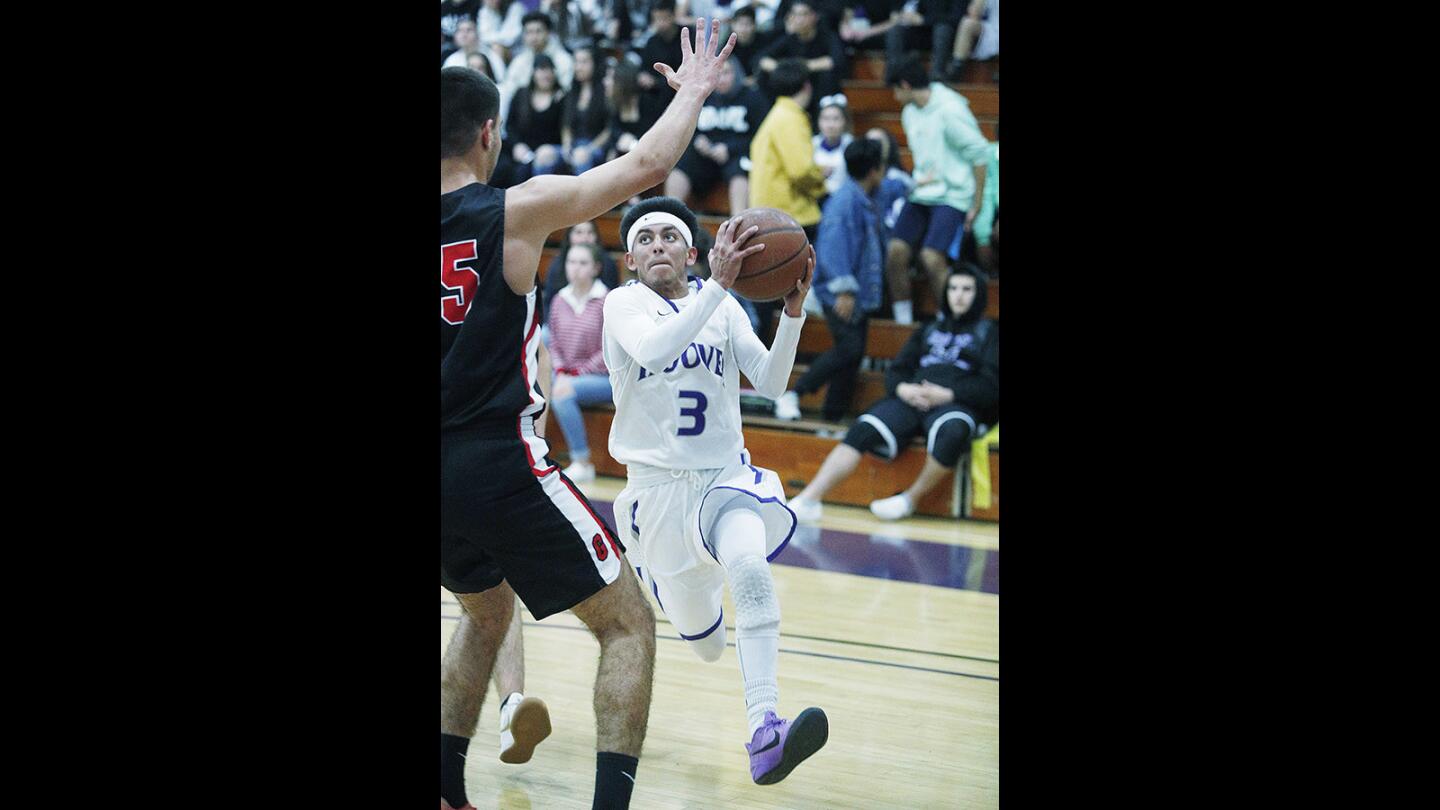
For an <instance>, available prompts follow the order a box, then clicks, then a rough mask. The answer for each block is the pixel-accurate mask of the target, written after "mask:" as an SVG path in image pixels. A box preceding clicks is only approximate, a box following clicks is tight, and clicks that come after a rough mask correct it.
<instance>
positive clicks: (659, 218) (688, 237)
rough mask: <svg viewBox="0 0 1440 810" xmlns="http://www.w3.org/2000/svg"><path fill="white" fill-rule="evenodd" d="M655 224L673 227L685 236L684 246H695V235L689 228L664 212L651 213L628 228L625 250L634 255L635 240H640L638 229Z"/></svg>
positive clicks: (677, 218)
mask: <svg viewBox="0 0 1440 810" xmlns="http://www.w3.org/2000/svg"><path fill="white" fill-rule="evenodd" d="M657 222H659V223H664V224H666V225H674V226H675V230H677V231H679V232H680V233H682V234H684V235H685V244H686V245H689V246H690V247H694V246H695V235H694V234H692V233H690V228H688V227H686V225H685V223H683V222H681V221H680V218H679V217H677V216H675V215H674V214H667V213H665V212H664V211H651V212H650V213H648V214H646V215H645V216H643V217H640V218H639V219H637V220H635V224H634V225H631V226H630V239H629V243H628V244H626V245H625V249H626V250H628V251H629V252H631V253H634V252H635V240H636V239H639V238H640V229H641V228H644V227H646V226H647V225H654V224H656V223H657Z"/></svg>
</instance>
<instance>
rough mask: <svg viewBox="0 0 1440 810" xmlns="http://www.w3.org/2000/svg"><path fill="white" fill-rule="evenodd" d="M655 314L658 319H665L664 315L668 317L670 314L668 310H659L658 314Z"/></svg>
mask: <svg viewBox="0 0 1440 810" xmlns="http://www.w3.org/2000/svg"><path fill="white" fill-rule="evenodd" d="M655 314H656V315H659V316H660V317H662V318H663V317H665V316H666V315H669V314H670V310H668V309H662V310H660V311H659V312H656V313H655Z"/></svg>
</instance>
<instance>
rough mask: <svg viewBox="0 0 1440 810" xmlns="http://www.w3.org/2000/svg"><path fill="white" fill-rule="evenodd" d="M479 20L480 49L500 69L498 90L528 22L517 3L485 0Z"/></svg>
mask: <svg viewBox="0 0 1440 810" xmlns="http://www.w3.org/2000/svg"><path fill="white" fill-rule="evenodd" d="M478 18H479V23H480V47H481V48H482V49H483V50H484V51H485V53H486V54H487V55H488V56H489V57H490V66H491V67H498V69H497V70H496V71H495V72H496V74H497V76H498V78H497V79H496V80H495V83H496V85H497V86H498V85H499V83H500V82H501V81H503V80H504V78H505V65H506V64H507V63H508V62H509V61H510V55H511V54H513V53H515V49H516V48H518V47H519V46H520V36H521V34H522V33H523V32H524V30H525V29H524V26H523V24H522V23H521V20H523V19H524V18H525V7H524V6H523V5H521V4H520V3H518V2H516V0H485V4H484V6H483V7H482V8H481V9H480V14H479V17H478ZM501 109H502V110H503V109H504V108H503V107H502V108H501Z"/></svg>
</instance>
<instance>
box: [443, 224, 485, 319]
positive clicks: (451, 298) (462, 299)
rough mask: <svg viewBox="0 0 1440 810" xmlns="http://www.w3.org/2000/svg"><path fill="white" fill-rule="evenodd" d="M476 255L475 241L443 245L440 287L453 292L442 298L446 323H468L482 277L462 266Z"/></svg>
mask: <svg viewBox="0 0 1440 810" xmlns="http://www.w3.org/2000/svg"><path fill="white" fill-rule="evenodd" d="M477 255H478V254H477V253H476V252H475V240H474V239H470V240H468V241H465V242H455V243H454V244H450V245H441V246H440V286H441V287H444V288H445V289H447V290H454V292H452V293H449V294H447V295H441V296H440V317H441V318H444V319H445V322H446V323H449V324H454V325H456V326H459V325H460V324H462V323H464V322H465V314H466V313H468V312H469V311H470V302H471V301H473V300H474V299H475V288H476V287H477V286H479V284H480V276H479V274H478V273H476V272H475V271H474V270H472V269H470V268H469V267H460V266H459V265H460V262H465V261H469V260H471V259H473V258H475V257H476V256H477Z"/></svg>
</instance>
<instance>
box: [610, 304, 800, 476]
mask: <svg viewBox="0 0 1440 810" xmlns="http://www.w3.org/2000/svg"><path fill="white" fill-rule="evenodd" d="M687 286H688V290H687V293H688V294H687V295H686V296H685V297H684V298H679V299H675V300H671V299H668V298H665V297H664V296H662V295H660V294H659V293H657V292H655V291H654V290H652V289H650V288H649V287H647V286H645V285H644V284H641V283H640V282H638V281H631V282H629V283H627V284H625V285H622V286H621V287H620V288H619V289H617V290H614V291H612V292H611V293H610V294H609V295H608V296H606V297H605V337H604V357H605V366H606V368H608V369H609V370H610V386H611V388H612V389H613V390H614V396H615V420H614V422H613V423H612V424H611V426H610V455H611V456H613V457H614V458H615V460H616V461H619V462H620V463H622V464H626V465H632V464H645V465H650V466H654V467H664V468H667V469H672V470H702V469H712V468H720V467H727V466H729V465H731V464H735V463H737V462H739V460H740V453H741V451H742V450H743V449H744V447H745V437H744V434H743V433H742V432H741V429H740V375H739V372H741V371H744V372H745V376H746V377H747V378H748V379H749V380H750V383H751V384H752V385H753V386H754V387H755V390H756V391H758V392H759V393H760V395H761V396H765V397H769V398H771V399H776V398H778V397H779V396H780V395H781V394H783V393H785V390H786V388H787V387H788V385H789V381H790V370H791V368H792V367H793V366H794V364H795V348H796V347H797V346H798V345H799V342H800V327H801V326H802V325H803V324H804V323H805V316H804V314H803V313H802V314H801V316H800V317H799V318H791V317H790V316H788V315H786V314H784V313H783V312H782V313H781V315H780V326H779V329H778V330H777V331H776V334H775V345H774V349H773V350H770V349H766V348H765V344H764V343H762V342H761V341H760V338H758V337H756V335H755V331H754V330H753V329H752V328H751V327H750V320H749V318H747V317H746V315H745V311H744V310H743V309H741V308H740V304H739V303H738V302H737V301H735V300H734V299H733V298H731V297H730V294H729V293H727V292H726V291H725V289H724V288H723V287H721V286H720V285H719V284H708V283H705V282H703V281H702V280H700V279H699V278H696V277H695V276H691V277H690V281H689V283H688V285H687Z"/></svg>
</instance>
